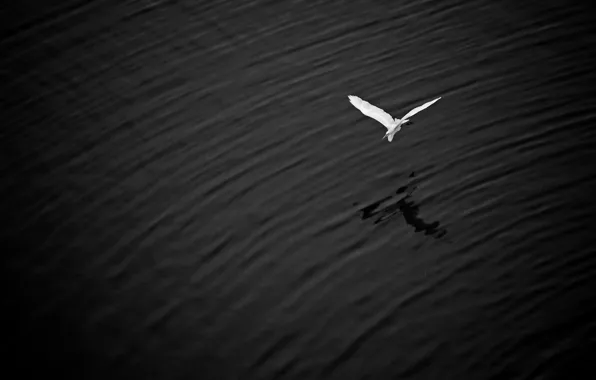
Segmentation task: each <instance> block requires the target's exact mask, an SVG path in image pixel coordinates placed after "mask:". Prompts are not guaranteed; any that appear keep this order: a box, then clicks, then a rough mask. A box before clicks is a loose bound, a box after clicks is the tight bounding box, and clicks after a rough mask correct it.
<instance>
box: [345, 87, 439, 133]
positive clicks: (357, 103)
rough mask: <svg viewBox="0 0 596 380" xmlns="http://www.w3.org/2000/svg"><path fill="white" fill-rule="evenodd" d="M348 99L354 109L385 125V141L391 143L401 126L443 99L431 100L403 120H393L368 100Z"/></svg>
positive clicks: (351, 96)
mask: <svg viewBox="0 0 596 380" xmlns="http://www.w3.org/2000/svg"><path fill="white" fill-rule="evenodd" d="M348 99H350V103H352V105H353V106H354V107H356V108H358V109H359V110H360V112H362V113H363V114H365V115H366V116H368V117H372V118H373V119H375V120H376V121H378V122H379V123H381V124H383V125H384V126H385V128H387V133H385V136H383V139H384V138H385V137H387V140H389V142H391V141H392V140H393V136H394V135H395V134H396V133H397V132H399V130H400V129H401V126H402V125H404V124H406V123H407V122H408V121H410V119H408V118H409V117H412V116H414V115H416V114H417V113H418V112H420V111H422V110H425V109H427V108H428V107H430V106H431V105H433V104H434V103H435V102H436V101H437V100H439V99H441V97H438V98H436V99H435V100H431V101H430V102H427V103H424V104H423V105H421V106H418V107H416V108H414V109H413V110H411V111H410V112H408V113H407V114H406V115H405V116H404V117H402V118H401V119H397V118H396V119H393V117H392V116H391V115H389V114H388V113H387V112H385V111H383V110H382V109H380V108H379V107H375V106H373V105H372V104H370V103H369V102H367V101H366V100H362V99H360V98H359V97H357V96H354V95H348Z"/></svg>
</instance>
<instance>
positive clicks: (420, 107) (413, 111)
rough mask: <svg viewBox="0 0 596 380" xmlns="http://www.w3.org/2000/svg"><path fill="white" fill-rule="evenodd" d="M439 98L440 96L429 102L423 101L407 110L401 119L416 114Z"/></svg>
mask: <svg viewBox="0 0 596 380" xmlns="http://www.w3.org/2000/svg"><path fill="white" fill-rule="evenodd" d="M439 99H441V97H438V98H436V99H435V100H431V101H430V102H427V103H424V104H423V105H421V106H418V107H416V108H414V109H413V110H411V111H410V112H408V113H407V114H406V115H405V116H404V117H402V119H407V118H409V117H412V116H414V115H416V114H417V113H418V112H420V111H422V110H425V109H427V108H428V107H430V106H432V105H433V104H434V103H435V102H436V101H438V100H439Z"/></svg>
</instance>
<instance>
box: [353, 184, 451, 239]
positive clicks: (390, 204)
mask: <svg viewBox="0 0 596 380" xmlns="http://www.w3.org/2000/svg"><path fill="white" fill-rule="evenodd" d="M415 177H416V173H415V172H412V173H411V174H410V176H409V178H410V183H408V184H407V185H405V186H401V187H400V188H398V189H397V190H396V191H395V194H396V195H389V196H387V197H384V198H382V199H380V200H378V201H375V202H373V203H371V204H369V205H367V206H364V207H362V208H360V210H359V211H360V212H361V213H362V215H361V218H362V220H366V219H370V218H376V219H375V220H374V224H379V223H382V222H386V221H388V220H389V219H391V218H393V217H394V216H396V215H398V214H401V215H402V216H403V218H404V220H405V222H406V223H408V224H409V225H410V226H412V227H414V231H415V232H424V234H425V235H429V236H432V237H433V238H435V239H440V238H442V237H443V236H445V235H446V234H447V230H446V229H445V228H440V223H439V222H438V221H435V222H432V223H427V222H425V221H424V220H422V219H421V218H420V217H418V214H419V213H420V207H419V206H418V205H417V204H416V203H415V202H414V201H413V200H412V193H413V192H414V190H416V188H417V186H416V185H415V184H414V183H413V180H412V178H415ZM401 194H405V196H402V197H399V195H401ZM394 199H397V200H394ZM357 205H358V203H354V206H357Z"/></svg>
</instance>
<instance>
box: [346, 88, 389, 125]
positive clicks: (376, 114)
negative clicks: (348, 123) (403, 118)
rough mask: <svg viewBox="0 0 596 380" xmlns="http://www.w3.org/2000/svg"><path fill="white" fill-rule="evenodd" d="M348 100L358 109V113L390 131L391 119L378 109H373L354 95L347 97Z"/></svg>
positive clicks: (373, 107)
mask: <svg viewBox="0 0 596 380" xmlns="http://www.w3.org/2000/svg"><path fill="white" fill-rule="evenodd" d="M348 99H350V103H352V105H353V106H354V107H356V108H358V109H359V110H360V112H362V113H363V114H365V115H366V116H368V117H372V118H373V119H375V120H376V121H378V122H379V123H381V124H383V125H384V126H385V128H387V129H390V127H391V125H392V124H394V121H393V117H391V115H389V114H388V113H387V112H385V111H383V110H382V109H380V108H379V107H375V106H373V105H372V104H370V103H369V102H367V101H365V100H362V99H360V98H359V97H357V96H354V95H348Z"/></svg>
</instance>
